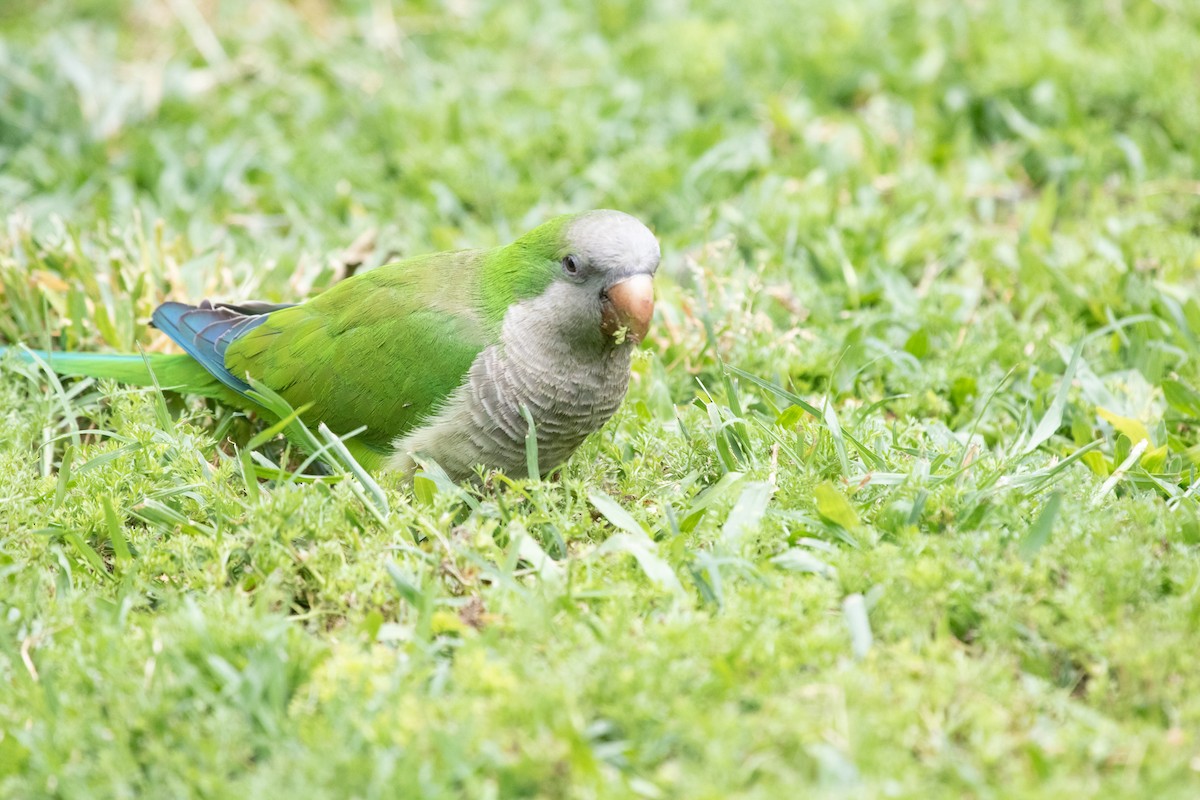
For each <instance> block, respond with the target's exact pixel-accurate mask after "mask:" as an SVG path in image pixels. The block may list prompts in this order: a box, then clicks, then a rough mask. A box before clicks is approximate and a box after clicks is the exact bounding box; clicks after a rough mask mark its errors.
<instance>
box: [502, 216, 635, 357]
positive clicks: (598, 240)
mask: <svg viewBox="0 0 1200 800" xmlns="http://www.w3.org/2000/svg"><path fill="white" fill-rule="evenodd" d="M505 250H508V251H509V253H508V257H507V259H506V260H509V261H510V263H511V264H512V265H513V266H514V267H515V269H514V270H513V272H514V273H516V274H515V275H514V277H515V279H516V283H515V285H514V288H515V291H514V297H513V299H514V300H515V301H516V302H517V303H518V304H520V306H521V307H522V309H521V310H522V312H523V313H522V317H523V318H525V319H527V320H529V321H530V324H536V325H538V326H539V327H550V328H553V329H554V332H555V334H556V335H558V336H560V337H562V338H563V339H564V340H565V341H566V342H567V343H568V344H574V345H578V346H582V347H612V346H621V345H625V344H637V343H638V342H640V341H641V340H642V339H643V338H644V337H645V335H646V332H647V331H648V330H649V328H650V318H651V317H652V316H653V314H654V272H655V270H656V269H658V260H659V248H658V240H656V239H655V238H654V234H652V233H651V232H650V230H649V229H648V228H647V227H646V226H645V225H643V224H642V223H641V222H639V221H638V220H637V219H635V218H634V217H631V216H630V215H628V214H625V213H623V212H621V211H608V210H601V211H585V212H583V213H581V214H573V215H569V216H565V217H558V218H556V219H553V220H550V221H549V222H547V223H545V224H544V225H541V226H539V227H537V228H535V229H533V230H532V231H530V232H529V233H527V234H525V235H524V236H522V237H521V238H520V239H518V240H517V241H516V242H514V243H513V244H512V245H511V246H510V247H509V248H505ZM510 274H513V273H510ZM530 312H532V313H530Z"/></svg>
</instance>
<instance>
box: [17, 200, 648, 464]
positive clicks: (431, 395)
mask: <svg viewBox="0 0 1200 800" xmlns="http://www.w3.org/2000/svg"><path fill="white" fill-rule="evenodd" d="M658 261H659V247H658V242H657V240H656V239H655V238H654V235H653V234H652V233H651V232H650V231H649V230H648V229H647V228H646V226H645V225H643V224H642V223H641V222H639V221H638V220H636V219H635V218H633V217H631V216H629V215H628V214H624V213H621V212H619V211H588V212H584V213H581V214H574V215H567V216H562V217H557V218H555V219H552V220H550V221H549V222H546V223H545V224H543V225H541V226H539V227H537V228H534V229H533V230H532V231H530V232H529V233H527V234H525V235H524V236H522V237H521V238H519V239H517V240H516V241H514V242H513V243H512V244H510V245H507V246H505V247H498V248H495V249H492V250H462V251H455V252H447V253H436V254H432V255H425V256H417V257H415V258H409V259H406V260H404V261H400V262H397V263H395V264H391V265H388V266H382V267H379V268H377V269H374V270H371V271H368V272H364V273H360V274H358V275H355V276H354V277H351V278H348V279H346V280H344V281H342V282H341V283H338V284H335V285H334V286H333V287H332V288H330V289H329V290H328V291H326V292H324V293H322V294H320V295H318V296H316V297H314V298H313V299H311V300H308V301H307V302H303V303H299V304H296V305H270V304H265V303H257V302H254V303H244V304H240V305H239V304H227V303H217V304H215V305H214V304H210V303H208V302H203V303H201V304H200V305H198V306H193V305H185V304H183V303H164V304H163V305H161V306H159V307H158V308H157V309H156V310H155V312H154V316H153V321H154V325H155V326H156V327H157V328H159V329H160V330H162V331H163V332H164V333H166V334H167V335H168V336H169V337H170V338H171V339H173V340H174V341H175V343H177V344H178V345H179V346H180V347H181V348H183V350H184V351H185V353H186V354H181V355H165V354H155V355H150V356H149V357H148V358H147V357H143V356H142V355H110V354H99V353H68V352H51V353H40V354H39V355H40V356H41V357H42V358H43V359H45V360H46V361H47V362H48V363H49V364H50V366H51V367H52V368H53V369H54V370H55V371H56V372H58V373H60V374H64V375H78V376H90V377H95V378H112V379H115V380H119V381H124V382H127V383H133V384H139V385H150V384H151V382H152V378H151V370H152V371H153V375H154V377H155V378H157V381H158V383H159V385H161V386H162V387H163V388H170V389H172V390H174V391H178V392H181V393H187V394H196V395H202V396H205V397H213V398H217V399H219V400H221V401H224V402H226V403H228V404H231V405H234V406H237V407H240V408H243V409H247V410H254V411H260V412H262V411H264V409H262V408H261V407H260V406H259V405H258V403H256V402H255V400H254V399H253V398H252V397H250V396H249V394H248V392H250V390H251V387H250V385H249V384H248V383H247V381H246V378H247V376H249V377H250V378H253V379H254V380H256V381H258V382H260V383H262V384H263V385H265V386H267V387H269V388H270V389H272V390H274V391H275V392H276V393H278V394H279V395H281V396H282V397H283V398H284V399H286V400H287V401H288V402H289V403H290V404H291V405H292V406H293V407H295V408H301V407H303V406H307V410H306V411H304V413H303V415H302V419H304V421H305V422H306V423H309V424H310V425H313V426H315V425H316V424H317V423H320V422H323V423H325V424H326V425H327V426H328V427H329V428H330V429H331V430H332V431H333V432H334V433H338V434H343V435H344V434H348V433H350V432H351V431H354V430H355V429H358V428H360V427H362V426H365V428H366V430H365V431H363V432H362V433H360V434H358V435H357V436H355V437H353V438H352V439H350V440H349V441H348V442H347V444H348V445H350V446H351V450H352V452H354V454H355V456H356V457H357V458H358V460H359V461H360V462H361V463H362V464H363V466H364V467H366V468H367V469H369V470H372V471H380V470H395V471H399V472H401V473H405V474H409V475H411V474H412V472H413V470H414V468H415V462H414V460H413V459H414V456H418V457H427V458H430V459H432V460H434V461H436V462H437V463H438V464H439V465H440V466H441V467H442V468H443V469H445V471H446V472H447V473H448V474H449V475H450V476H451V477H452V478H453V479H455V480H463V479H466V478H469V477H471V476H472V475H473V474H475V471H476V467H477V466H479V465H482V466H483V467H485V468H489V469H500V470H503V471H504V472H506V473H507V474H509V475H511V476H514V477H522V476H525V475H526V472H527V466H526V445H525V438H526V433H527V431H528V423H527V421H526V418H525V413H524V411H523V409H527V410H528V414H529V415H530V416H531V417H532V419H533V421H534V427H535V430H536V433H537V452H538V469H539V471H540V472H541V473H542V474H545V473H547V472H549V471H550V470H552V469H554V468H555V467H557V466H558V465H560V464H562V463H563V462H564V461H566V460H567V459H568V458H569V457H570V455H571V453H573V452H574V451H575V449H576V448H577V447H578V446H579V445H580V443H581V442H583V440H584V439H585V438H586V437H587V436H588V435H589V434H591V433H594V432H595V431H596V430H598V429H599V428H600V427H601V426H602V425H603V424H604V423H605V422H606V421H607V420H608V419H609V418H610V417H611V416H612V415H613V413H614V412H615V411H616V410H617V407H618V406H619V405H620V403H621V400H622V399H623V398H624V396H625V390H626V387H627V386H628V383H629V365H630V357H631V354H632V352H633V348H634V347H635V346H636V345H637V343H638V342H640V341H641V339H642V338H643V337H644V336H645V335H646V331H647V329H648V328H649V325H650V317H651V315H652V313H653V311H654V294H653V277H654V272H655V270H656V269H657V267H658ZM147 363H148V364H149V367H150V369H149V370H148V369H147V366H146V365H147Z"/></svg>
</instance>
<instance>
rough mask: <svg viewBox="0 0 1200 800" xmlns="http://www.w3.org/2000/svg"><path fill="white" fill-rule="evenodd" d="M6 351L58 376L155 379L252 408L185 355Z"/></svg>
mask: <svg viewBox="0 0 1200 800" xmlns="http://www.w3.org/2000/svg"><path fill="white" fill-rule="evenodd" d="M9 352H11V353H12V354H13V355H14V356H16V357H17V358H19V359H21V360H22V361H25V362H26V363H36V362H37V361H38V360H41V361H44V362H45V363H46V364H48V365H49V366H50V368H51V369H52V370H54V371H55V372H56V373H57V374H59V375H70V376H75V377H87V378H109V379H111V380H114V381H119V382H120V383H129V384H133V385H134V386H153V385H154V382H155V380H157V381H158V385H159V386H160V387H161V388H163V389H168V390H171V391H175V392H180V393H182V394H197V395H200V396H202V397H212V398H216V399H217V400H221V401H222V402H225V403H228V404H230V405H234V406H238V407H243V408H244V407H247V406H248V405H253V404H252V403H249V402H248V400H247V398H245V397H243V396H242V395H241V394H239V393H237V392H235V391H233V390H232V389H230V388H229V387H227V386H225V385H224V384H223V383H222V382H221V381H219V380H217V379H216V378H215V377H213V375H212V374H211V373H209V372H208V370H206V369H205V368H204V367H203V366H202V365H201V364H200V363H198V362H197V361H196V360H195V359H193V358H192V357H191V356H189V355H186V354H179V355H175V354H163V353H151V354H147V355H146V356H142V355H130V354H118V353H72V352H65V351H57V350H26V349H24V348H17V347H0V359H3V358H4V356H5V354H6V353H9Z"/></svg>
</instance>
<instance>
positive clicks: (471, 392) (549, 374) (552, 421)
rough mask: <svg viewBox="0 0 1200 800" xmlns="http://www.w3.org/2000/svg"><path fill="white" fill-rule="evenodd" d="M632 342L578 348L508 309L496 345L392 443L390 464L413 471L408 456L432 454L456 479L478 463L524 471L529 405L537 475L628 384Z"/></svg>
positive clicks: (605, 413) (610, 408)
mask: <svg viewBox="0 0 1200 800" xmlns="http://www.w3.org/2000/svg"><path fill="white" fill-rule="evenodd" d="M632 352H633V346H632V344H623V345H620V346H616V347H604V348H600V349H594V350H585V351H577V350H573V349H571V348H570V347H568V346H567V345H566V344H565V343H564V341H563V339H562V337H561V336H556V335H554V334H553V333H552V332H551V331H549V330H546V329H543V328H541V327H540V326H538V325H536V324H533V325H530V324H523V321H522V320H521V319H519V318H517V317H515V316H514V315H511V314H510V316H509V318H508V319H506V320H505V324H504V329H503V331H502V333H501V341H500V343H498V344H495V345H492V346H491V347H488V348H486V349H485V350H483V351H482V352H481V353H480V354H479V355H478V356H477V357H476V359H475V361H474V363H473V364H472V365H471V369H470V371H469V372H468V374H467V380H466V382H465V383H464V384H463V386H461V387H460V388H459V389H458V390H457V391H456V392H455V393H454V394H453V395H451V397H450V398H449V399H448V401H447V402H446V404H445V405H444V406H443V407H442V408H441V409H440V410H439V411H438V412H437V413H436V414H434V415H433V416H432V417H430V418H429V419H428V420H427V421H426V422H425V423H423V424H422V425H421V426H420V427H419V428H416V429H415V430H413V431H411V432H410V433H408V434H407V435H406V436H404V437H401V438H400V439H399V440H398V441H397V442H396V451H395V454H394V455H393V457H392V459H391V461H390V462H389V467H391V468H393V469H398V470H402V471H405V472H408V473H411V472H412V470H413V468H414V464H413V460H412V455H413V454H416V455H424V456H427V457H429V458H432V459H433V460H434V461H436V462H437V463H438V464H439V465H440V466H441V467H442V468H443V469H444V470H446V472H447V474H449V475H450V477H451V478H452V479H454V480H456V481H457V480H464V479H466V478H469V477H470V476H471V475H472V474H473V473H474V471H475V465H476V464H483V465H485V466H486V467H489V468H498V469H502V470H503V471H504V472H505V473H506V474H508V475H510V476H513V477H525V476H526V473H527V467H526V464H527V462H526V451H525V436H526V432H527V430H528V424H527V422H526V420H525V416H524V415H523V414H522V411H521V409H522V408H523V407H524V408H528V409H529V413H530V416H532V417H533V421H534V427H535V428H536V430H537V443H538V467H539V470H540V472H541V473H542V474H545V473H547V472H549V471H550V470H552V469H554V468H555V467H557V466H558V465H560V464H562V463H563V462H564V461H566V460H567V459H568V458H570V456H571V454H572V453H573V452H575V449H576V448H577V447H579V445H580V444H581V443H582V442H583V440H584V439H585V438H587V437H588V435H590V434H592V433H595V432H596V431H597V430H599V429H600V428H601V427H602V426H603V425H604V423H605V422H607V421H608V420H609V418H611V417H612V415H613V414H614V413H615V412H616V410H617V408H618V407H619V406H620V405H621V400H622V399H623V398H624V397H625V390H626V389H627V387H628V385H629V362H630V357H631V354H632Z"/></svg>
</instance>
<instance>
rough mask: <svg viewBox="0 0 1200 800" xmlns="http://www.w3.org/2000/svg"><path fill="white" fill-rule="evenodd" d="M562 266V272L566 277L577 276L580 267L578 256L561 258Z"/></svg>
mask: <svg viewBox="0 0 1200 800" xmlns="http://www.w3.org/2000/svg"><path fill="white" fill-rule="evenodd" d="M562 265H563V272H565V273H567V274H568V275H578V274H579V270H580V268H581V266H582V265H581V264H580V262H579V256H576V255H565V256H563V260H562Z"/></svg>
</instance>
